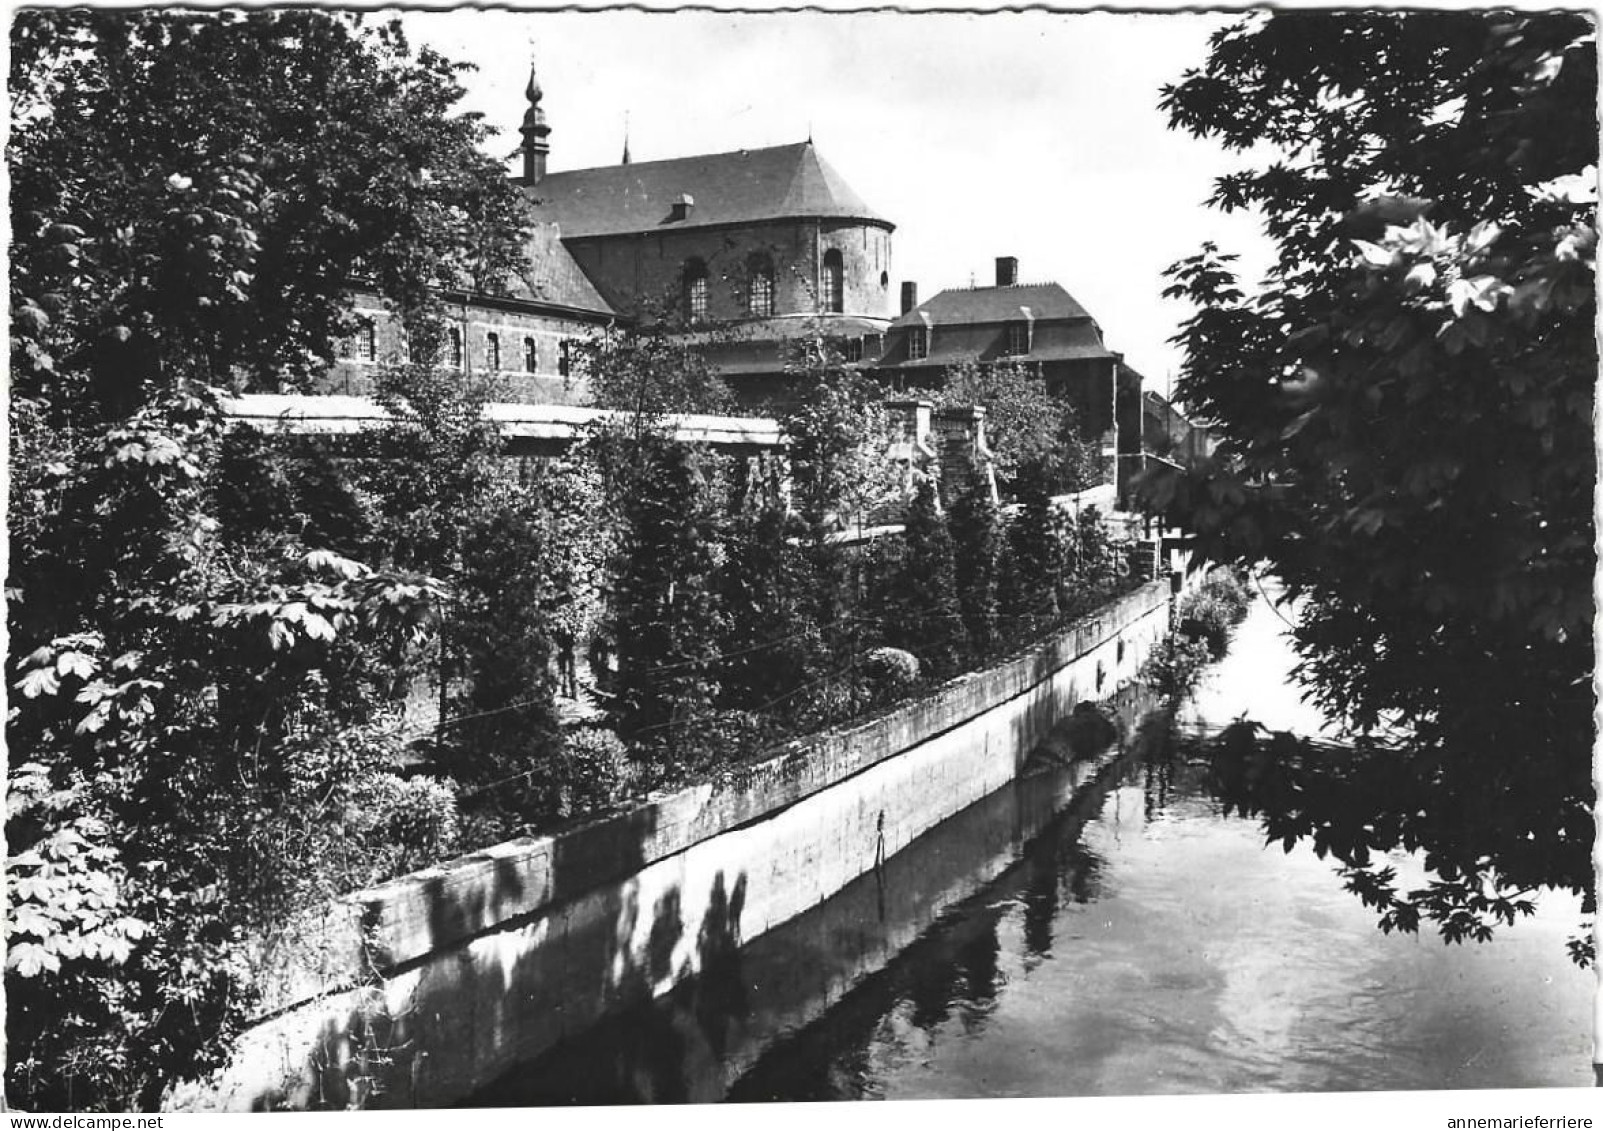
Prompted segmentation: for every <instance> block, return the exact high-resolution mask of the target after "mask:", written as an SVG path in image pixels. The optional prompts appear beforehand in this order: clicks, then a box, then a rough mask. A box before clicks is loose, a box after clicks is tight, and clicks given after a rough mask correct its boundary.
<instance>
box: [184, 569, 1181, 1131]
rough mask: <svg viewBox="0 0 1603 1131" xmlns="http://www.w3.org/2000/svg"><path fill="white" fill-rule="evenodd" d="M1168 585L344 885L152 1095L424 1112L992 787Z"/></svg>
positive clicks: (1107, 683)
mask: <svg viewBox="0 0 1603 1131" xmlns="http://www.w3.org/2000/svg"><path fill="white" fill-rule="evenodd" d="M1168 595H1169V586H1168V582H1167V581H1166V580H1164V581H1157V582H1152V583H1149V584H1147V585H1145V586H1143V587H1141V588H1140V589H1138V590H1136V591H1135V592H1133V593H1130V594H1128V595H1126V596H1125V597H1123V598H1121V599H1119V600H1117V601H1115V602H1113V603H1112V604H1110V605H1108V606H1106V607H1105V608H1103V609H1101V610H1099V611H1098V612H1097V613H1095V614H1093V615H1091V616H1089V617H1086V618H1084V619H1083V620H1081V621H1079V622H1078V623H1077V624H1075V625H1074V626H1072V627H1070V628H1068V629H1066V630H1064V631H1063V632H1062V633H1060V634H1059V635H1058V636H1057V637H1056V638H1054V639H1052V640H1050V641H1048V642H1046V643H1043V644H1041V645H1039V646H1037V647H1035V648H1033V649H1031V650H1030V651H1029V652H1027V653H1025V654H1023V655H1020V656H1018V657H1016V658H1014V659H1012V660H1009V661H1006V662H1003V663H1001V664H998V665H997V666H995V667H993V668H990V669H988V670H986V671H984V672H978V673H973V674H970V675H967V676H962V677H960V678H958V679H956V680H953V681H951V682H949V683H947V684H945V685H943V686H942V687H941V688H940V689H938V690H937V691H936V692H935V693H934V694H932V695H931V696H929V697H927V698H924V699H921V700H918V701H916V702H912V703H908V704H905V705H903V706H902V707H900V708H898V709H896V710H895V711H892V712H890V713H889V714H886V715H884V716H881V717H879V718H875V719H873V720H870V721H868V722H865V723H862V724H859V725H856V726H853V727H850V728H847V729H843V730H839V731H835V732H831V733H829V734H825V735H822V736H818V737H815V738H812V739H809V740H807V741H805V742H798V743H795V744H793V745H791V746H789V747H787V748H785V749H784V750H782V751H781V752H780V753H778V754H777V755H774V756H772V757H768V758H765V759H763V760H761V761H756V762H753V763H750V764H746V765H743V766H739V767H737V768H735V769H733V770H730V771H728V772H725V773H723V774H721V775H720V776H718V777H717V778H715V779H713V780H709V781H706V782H702V783H699V784H696V785H692V786H689V787H687V788H684V789H681V790H678V791H676V792H673V793H669V794H665V795H661V796H654V797H652V798H650V799H648V800H647V801H646V802H644V803H642V804H639V805H637V806H635V807H633V808H630V809H628V810H626V811H624V812H621V813H618V814H615V815H612V816H609V817H605V818H602V819H599V820H594V821H590V822H587V823H585V824H581V825H578V826H576V827H573V828H570V829H566V830H563V831H560V832H558V833H556V834H554V835H551V836H546V837H539V838H525V839H521V840H517V841H512V842H509V843H507V844H503V845H498V846H496V847H494V848H491V849H488V850H486V851H484V852H479V853H475V854H473V855H471V856H467V857H464V858H462V859H460V860H456V861H453V862H451V863H449V864H446V865H443V866H441V867H438V868H433V869H429V870H427V871H424V872H419V873H415V874H413V875H410V876H406V877H404V878H402V879H400V880H397V881H395V882H393V883H391V884H387V885H385V886H383V887H380V888H376V889H373V890H370V891H366V892H362V893H359V894H358V895H356V896H354V897H353V898H352V899H351V900H350V901H349V902H348V903H346V904H343V905H341V906H340V907H338V908H335V909H333V910H332V911H330V912H329V913H327V914H323V915H319V916H317V917H316V918H315V919H314V920H311V921H309V922H306V923H302V924H300V925H299V930H298V931H297V932H294V933H295V934H296V935H297V936H298V941H297V942H296V944H295V945H293V946H283V947H280V948H279V950H278V951H277V952H276V953H270V954H266V955H264V956H263V970H264V978H266V980H267V981H268V982H269V983H270V986H269V990H268V994H269V1005H270V1007H271V1008H273V1009H275V1010H277V1012H276V1013H275V1014H274V1015H273V1016H271V1017H269V1018H267V1019H266V1020H264V1021H263V1022H262V1023H261V1024H260V1025H258V1026H257V1027H256V1028H254V1029H253V1030H251V1031H250V1032H249V1033H248V1034H246V1036H245V1037H244V1038H243V1039H242V1041H241V1042H240V1045H239V1047H238V1049H237V1052H236V1056H235V1058H234V1061H233V1062H232V1063H231V1065H230V1066H229V1067H228V1068H227V1069H225V1070H224V1072H223V1073H222V1074H221V1076H220V1077H219V1078H218V1080H216V1081H214V1082H213V1084H212V1085H211V1086H209V1087H208V1088H207V1089H206V1091H205V1093H204V1095H202V1094H198V1093H197V1094H194V1095H191V1096H188V1097H183V1096H174V1104H175V1106H179V1107H205V1108H222V1109H228V1110H250V1109H256V1110H260V1109H263V1108H272V1107H296V1108H300V1107H325V1106H336V1107H344V1106H347V1105H352V1104H361V1105H364V1106H377V1107H383V1106H401V1107H412V1106H418V1107H429V1106H438V1105H443V1104H447V1103H450V1102H452V1101H453V1100H456V1099H458V1098H460V1097H462V1096H464V1095H466V1094H467V1093H469V1092H470V1091H472V1090H473V1089H475V1088H476V1087H479V1086H481V1085H483V1084H484V1083H485V1082H486V1081H488V1080H491V1079H494V1078H495V1077H496V1076H498V1075H499V1074H500V1073H501V1072H503V1071H504V1070H505V1069H506V1068H508V1067H509V1066H511V1065H513V1064H515V1063H517V1062H519V1061H522V1060H525V1059H528V1058H530V1057H532V1056H534V1055H536V1054H538V1053H540V1052H541V1051H543V1050H545V1049H547V1048H549V1047H550V1046H551V1045H552V1044H554V1043H555V1042H556V1041H557V1040H559V1039H560V1038H562V1037H563V1036H565V1035H569V1034H574V1033H577V1032H580V1031H582V1030H583V1029H585V1028H586V1027H588V1026H589V1025H591V1024H593V1023H594V1022H595V1021H596V1020H597V1019H598V1018H600V1017H601V1016H602V1015H603V1014H605V1013H607V1012H609V1011H611V1010H613V1009H615V1008H617V1007H618V1006H620V1005H623V1004H625V1003H628V1002H631V1001H634V1000H638V999H640V998H642V997H646V996H652V995H656V994H660V993H663V992H665V991H667V990H668V989H670V988H671V987H672V986H673V985H674V984H675V983H677V982H678V981H680V980H681V979H683V978H685V977H688V976H689V975H691V974H694V973H695V972H696V971H698V970H699V969H701V967H702V966H703V965H704V964H705V963H706V962H708V961H709V959H711V958H715V957H716V956H718V955H720V954H723V953H727V951H728V950H729V949H731V948H735V947H739V946H740V945H741V944H742V943H744V942H746V941H749V940H751V939H753V938H756V937H758V936H760V935H761V934H763V933H764V932H765V931H767V930H768V929H770V928H771V927H775V926H778V925H779V924H781V923H784V922H785V921H787V920H789V919H791V918H793V917H795V916H797V915H799V914H801V913H802V912H803V911H806V910H807V909H808V908H810V907H813V906H815V905H817V904H818V903H820V902H822V901H823V900H824V899H826V898H827V897H829V896H830V895H832V894H834V893H835V892H836V891H838V890H840V889H841V888H843V887H845V886H846V885H847V884H848V883H849V882H851V881H852V880H853V879H855V878H856V877H858V876H860V875H862V874H863V873H865V872H867V871H869V870H871V869H872V868H873V867H874V866H875V864H876V863H878V862H882V861H884V860H885V859H886V858H888V857H889V856H891V855H893V854H895V853H896V852H897V851H898V850H899V849H901V848H902V847H904V846H905V845H907V844H908V843H910V842H911V841H912V840H913V839H914V838H916V837H918V836H919V835H920V834H922V833H923V832H925V831H927V830H928V829H930V828H931V827H933V826H934V825H936V824H938V823H940V822H941V821H943V820H945V819H946V818H947V817H950V816H952V815H953V814H955V813H957V812H958V811H960V810H962V809H964V808H966V807H967V806H969V805H970V804H972V803H973V802H975V801H977V800H979V799H980V798H982V797H985V796H986V795H987V794H989V793H991V792H993V791H994V790H996V789H998V788H1000V787H1001V786H1002V785H1004V784H1005V783H1007V782H1008V781H1009V780H1011V779H1012V778H1013V777H1014V775H1015V774H1016V773H1017V771H1018V768H1019V765H1020V763H1021V761H1022V759H1023V758H1024V756H1025V754H1026V753H1027V752H1028V751H1029V749H1030V748H1031V746H1033V745H1034V744H1035V743H1036V742H1037V741H1038V740H1039V739H1040V738H1041V737H1042V736H1043V735H1044V734H1045V732H1046V730H1047V729H1048V728H1049V727H1050V726H1051V724H1052V722H1053V720H1055V719H1056V718H1059V717H1061V716H1062V715H1064V714H1066V713H1068V712H1069V711H1070V710H1072V708H1073V707H1074V706H1075V704H1077V703H1079V702H1082V701H1085V700H1088V699H1101V698H1105V697H1106V696H1108V695H1109V694H1111V693H1112V691H1113V690H1114V689H1115V688H1116V687H1117V686H1119V685H1120V684H1122V683H1124V682H1126V681H1128V680H1129V679H1131V678H1132V677H1133V676H1134V675H1135V673H1136V670H1137V669H1138V668H1139V666H1140V664H1141V662H1142V661H1143V659H1144V658H1145V657H1146V655H1147V653H1148V651H1149V650H1150V648H1151V646H1152V645H1153V644H1154V643H1155V642H1156V641H1157V640H1159V639H1161V637H1162V636H1163V635H1164V633H1165V632H1166V631H1167V627H1168ZM286 955H288V956H293V959H294V960H293V961H291V960H289V959H287V958H286V957H285V956H286ZM364 972H365V974H364ZM353 983H359V984H353Z"/></svg>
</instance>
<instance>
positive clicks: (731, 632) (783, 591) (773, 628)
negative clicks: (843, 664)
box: [717, 507, 832, 728]
mask: <svg viewBox="0 0 1603 1131" xmlns="http://www.w3.org/2000/svg"><path fill="white" fill-rule="evenodd" d="M813 564H814V563H813V561H812V559H811V558H810V556H809V555H808V553H807V549H806V547H805V546H803V545H802V544H800V542H799V541H798V540H797V539H795V538H793V537H791V523H789V522H788V521H787V520H786V516H785V514H784V513H783V512H782V511H780V510H779V509H778V508H777V507H763V508H762V509H760V510H758V511H757V512H755V513H751V514H743V515H739V516H737V517H736V518H735V519H734V520H733V521H732V522H731V523H730V524H729V531H728V537H727V549H726V552H725V555H724V561H723V563H722V564H721V566H720V567H719V569H718V582H717V584H718V590H719V596H718V600H719V607H720V609H721V611H722V614H723V618H724V624H725V634H724V637H723V640H722V642H721V644H720V649H719V650H720V652H721V654H722V659H721V662H720V664H719V669H718V683H719V688H720V698H721V701H722V702H723V704H724V705H725V706H727V707H730V708H733V709H736V710H742V711H754V712H762V713H764V714H767V715H769V716H770V717H772V718H773V719H775V720H783V721H785V722H787V723H789V724H790V725H792V726H795V727H801V728H805V727H806V726H807V725H808V724H809V723H815V724H816V723H818V722H820V721H822V720H827V719H829V718H830V717H831V714H832V710H831V706H832V705H831V702H830V695H829V691H830V688H829V684H830V682H831V681H830V680H829V678H828V676H829V673H830V670H831V666H832V657H831V656H830V652H829V647H828V644H827V642H826V641H825V639H824V632H823V624H822V622H821V618H820V616H819V610H818V608H817V603H816V598H817V591H818V585H817V575H816V574H815V572H814V569H813Z"/></svg>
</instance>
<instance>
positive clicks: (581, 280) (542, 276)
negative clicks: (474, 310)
mask: <svg viewBox="0 0 1603 1131" xmlns="http://www.w3.org/2000/svg"><path fill="white" fill-rule="evenodd" d="M508 291H509V293H510V295H511V297H513V298H519V299H524V300H529V301H534V302H549V303H554V304H555V305H557V306H566V307H570V308H572V309H574V310H584V311H593V312H595V313H597V314H612V313H614V311H613V309H612V307H611V306H609V305H607V300H606V299H604V298H602V297H601V295H600V293H599V292H598V291H597V290H596V288H595V285H594V284H593V283H591V282H590V279H589V278H588V277H587V276H586V275H585V273H584V271H583V270H582V269H581V268H580V267H579V264H578V262H577V261H576V260H575V259H574V258H573V256H572V255H571V254H569V252H568V249H567V248H566V247H564V246H562V238H561V234H560V232H558V230H557V227H556V225H555V224H539V223H537V224H535V226H534V230H533V232H532V233H531V235H530V238H529V243H528V245H527V247H526V248H525V254H524V255H523V259H522V263H521V264H520V267H519V270H518V273H517V275H516V276H515V277H514V278H513V279H512V280H511V281H510V285H509V287H508Z"/></svg>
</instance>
